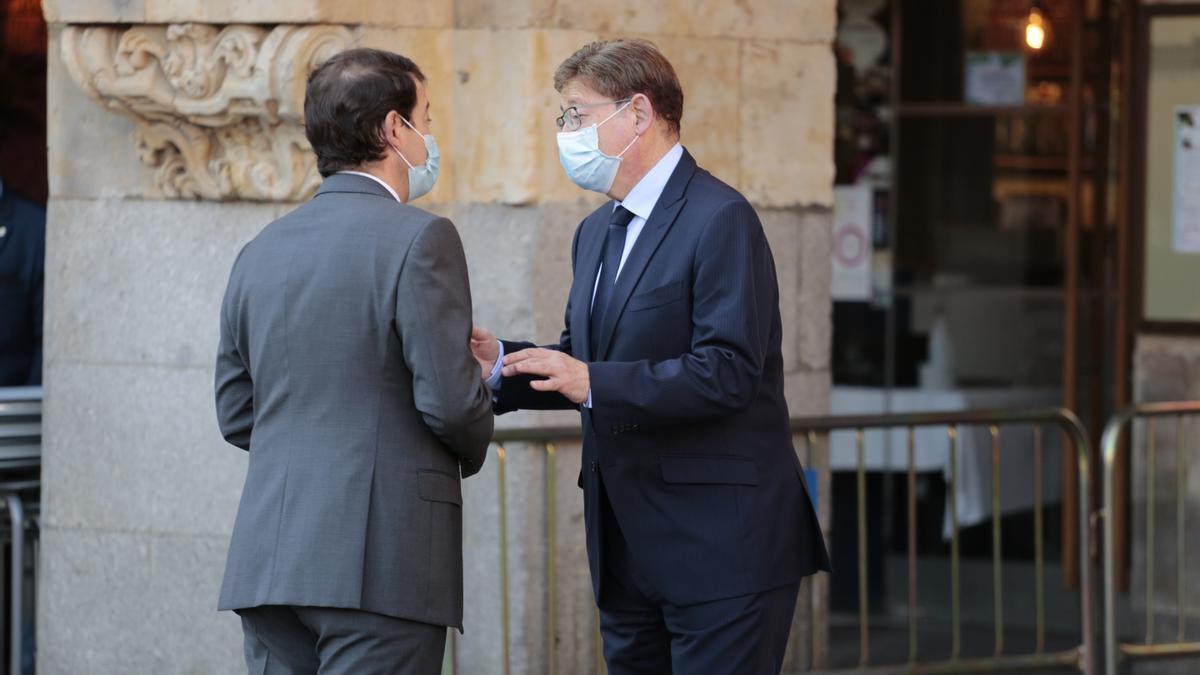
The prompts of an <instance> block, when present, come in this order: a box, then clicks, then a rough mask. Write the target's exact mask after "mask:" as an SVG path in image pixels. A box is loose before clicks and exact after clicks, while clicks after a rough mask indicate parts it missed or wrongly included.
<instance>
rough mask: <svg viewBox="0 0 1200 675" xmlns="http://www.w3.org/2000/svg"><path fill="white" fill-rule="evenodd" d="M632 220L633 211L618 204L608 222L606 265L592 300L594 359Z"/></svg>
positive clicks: (591, 335) (596, 355) (591, 336)
mask: <svg viewBox="0 0 1200 675" xmlns="http://www.w3.org/2000/svg"><path fill="white" fill-rule="evenodd" d="M631 220H633V212H632V211H630V210H629V209H627V208H625V207H624V206H618V207H617V208H615V209H613V214H612V220H610V221H609V222H608V235H607V236H606V237H605V239H604V265H603V266H602V267H601V268H600V280H599V281H597V282H596V296H595V299H594V300H593V301H592V325H591V330H590V331H589V335H588V338H589V342H590V343H591V344H590V346H591V348H592V358H593V359H598V358H600V355H599V354H598V353H597V352H598V351H599V348H600V330H601V327H603V326H604V315H605V313H606V312H607V310H608V301H609V298H610V297H611V296H612V289H613V287H614V286H616V284H617V271H618V270H619V269H620V267H621V254H622V253H624V252H625V235H626V234H627V233H628V232H629V221H631Z"/></svg>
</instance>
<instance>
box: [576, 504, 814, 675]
mask: <svg viewBox="0 0 1200 675" xmlns="http://www.w3.org/2000/svg"><path fill="white" fill-rule="evenodd" d="M600 502H601V508H602V509H603V515H602V518H601V519H602V522H603V526H602V527H603V534H604V561H603V570H604V572H603V574H604V583H603V584H602V586H603V590H602V591H601V598H600V603H599V604H600V633H601V635H602V636H603V638H604V660H605V662H606V663H607V664H608V672H609V675H634V674H635V673H636V674H639V675H662V674H665V673H675V675H693V674H694V675H742V674H746V675H765V674H768V673H770V674H777V673H779V671H780V669H781V668H782V667H783V655H784V651H785V650H786V649H787V641H788V632H789V630H790V629H791V625H792V614H793V612H794V611H795V608H796V596H797V594H798V593H799V590H800V584H799V582H797V583H794V584H788V585H786V586H781V587H779V588H774V589H771V590H768V591H764V592H762V593H755V594H752V595H743V596H739V597H735V598H728V599H725V600H714V601H711V602H704V603H700V604H696V605H688V606H684V607H680V606H677V605H672V604H671V603H669V602H667V601H666V600H665V599H664V598H663V597H662V596H661V595H659V594H658V593H657V592H656V591H655V590H654V588H653V587H651V585H650V584H649V582H648V581H646V578H645V577H643V576H642V575H641V574H639V573H638V571H637V569H636V568H635V566H634V564H633V561H632V560H631V559H630V556H629V547H628V545H627V544H626V543H625V539H624V537H623V536H622V535H621V532H620V529H619V528H618V527H617V525H616V519H615V517H614V516H613V514H612V507H611V506H609V503H608V497H607V495H605V494H604V491H603V489H601V498H600Z"/></svg>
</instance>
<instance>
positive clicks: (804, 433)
mask: <svg viewBox="0 0 1200 675" xmlns="http://www.w3.org/2000/svg"><path fill="white" fill-rule="evenodd" d="M1015 425H1020V426H1025V427H1030V426H1032V427H1033V428H1034V430H1035V434H1034V439H1035V441H1034V445H1035V447H1034V458H1035V461H1034V464H1035V468H1034V477H1035V478H1034V482H1035V485H1034V491H1035V499H1036V503H1035V528H1034V530H1035V531H1034V539H1035V550H1036V575H1035V585H1036V589H1035V595H1036V598H1037V601H1036V633H1037V638H1036V648H1035V651H1034V653H1031V654H1016V655H1010V654H1007V653H1006V651H1005V646H1004V637H1005V619H1004V593H1003V585H1002V576H1001V567H1002V561H1003V558H1002V550H1001V522H1000V521H1001V504H1000V488H1001V475H1000V452H1001V450H1000V448H1001V446H1000V440H1001V434H1002V433H1003V430H1004V428H1006V427H1010V426H1015ZM791 426H792V432H793V434H794V437H796V438H799V439H802V442H803V443H805V444H807V446H808V448H809V449H810V450H815V449H818V448H819V447H820V441H821V437H822V436H825V437H826V438H828V434H829V433H831V432H834V431H850V432H853V433H854V434H855V447H856V453H857V457H856V462H855V464H856V467H857V470H856V474H857V503H858V508H857V521H858V527H857V533H856V535H857V538H858V544H859V545H858V586H859V611H858V620H859V650H860V658H859V663H858V665H857V666H856V667H853V668H850V669H847V670H825V669H824V668H825V665H826V663H825V660H826V653H825V650H824V649H823V647H822V643H823V641H824V639H823V638H824V636H825V635H826V633H825V631H827V625H826V622H827V620H828V617H827V616H824V615H814V616H813V622H812V625H813V631H814V632H813V635H812V645H813V649H812V652H811V666H812V667H813V669H814V670H815V671H817V672H823V673H835V672H847V673H848V672H854V673H873V674H884V673H915V672H920V673H978V672H999V671H1010V672H1012V671H1021V670H1034V669H1039V668H1055V667H1057V668H1062V667H1068V668H1075V669H1077V670H1079V671H1080V672H1083V673H1093V672H1094V670H1093V664H1092V656H1093V655H1094V653H1095V650H1094V649H1093V647H1092V630H1091V625H1092V620H1091V614H1092V612H1091V593H1089V592H1086V591H1085V592H1082V593H1080V631H1079V632H1080V635H1079V640H1078V645H1077V646H1075V647H1073V648H1071V649H1069V650H1066V651H1058V652H1047V651H1046V649H1045V646H1046V639H1045V637H1046V611H1045V570H1046V566H1045V560H1044V546H1043V542H1042V539H1043V507H1044V504H1043V500H1042V462H1041V459H1042V452H1043V447H1042V440H1043V436H1044V433H1043V427H1057V428H1058V429H1059V430H1060V431H1061V432H1062V433H1063V434H1064V436H1065V438H1066V439H1067V440H1068V441H1069V451H1071V452H1073V453H1074V455H1075V457H1076V458H1077V459H1076V461H1075V462H1074V466H1075V467H1076V469H1077V471H1078V473H1079V481H1078V484H1079V491H1078V498H1079V506H1080V513H1089V512H1090V509H1089V508H1088V505H1089V492H1088V485H1089V481H1088V474H1089V465H1088V458H1089V448H1090V445H1089V442H1088V438H1087V434H1086V432H1085V431H1084V429H1083V427H1082V425H1081V424H1080V422H1079V420H1078V418H1077V417H1076V416H1075V415H1074V414H1073V413H1071V412H1070V411H1068V410H1064V409H1058V408H1044V409H1022V410H981V411H966V412H947V413H912V414H887V415H861V416H834V417H820V418H800V419H793V420H792V422H791ZM926 427H944V428H945V430H946V443H947V445H948V452H949V461H950V464H951V466H950V472H949V481H950V482H949V484H948V486H947V490H948V494H949V495H950V498H949V502H950V503H949V510H950V517H951V532H950V535H951V567H952V573H951V580H950V585H951V594H952V598H953V601H952V612H951V614H952V617H951V626H952V631H953V633H952V635H953V638H952V642H953V644H952V645H951V654H950V657H949V658H948V659H942V660H938V661H922V660H921V655H920V653H919V651H918V649H917V644H918V638H919V630H920V625H919V621H918V596H917V580H918V565H917V556H916V547H917V539H916V530H917V527H916V490H915V489H914V486H915V482H916V473H917V472H916V467H915V460H914V457H915V453H916V433H915V430H916V429H918V428H926ZM963 427H987V428H988V430H989V434H990V439H991V459H992V466H991V474H992V514H991V529H992V544H993V547H992V548H993V556H992V565H993V586H994V588H993V602H994V610H995V613H994V640H995V650H994V654H993V656H991V657H988V658H963V656H962V630H961V629H962V613H961V600H962V589H961V587H960V578H959V563H960V551H959V548H960V540H959V523H958V502H957V499H956V498H955V497H954V496H953V495H954V490H955V484H956V481H957V477H958V470H957V461H958V458H957V455H958V445H959V430H960V429H961V428H963ZM888 428H894V429H907V431H908V448H907V450H908V465H907V472H906V475H907V482H908V487H909V490H908V497H907V499H908V503H907V509H906V511H907V519H908V524H909V527H908V542H907V554H908V589H907V591H908V633H909V652H908V659H907V662H906V663H902V664H895V665H877V664H872V663H871V662H870V658H869V653H870V636H871V631H870V613H871V608H870V605H869V599H868V595H867V558H866V556H867V551H866V536H865V535H866V479H865V475H866V464H865V446H866V431H867V430H869V429H888ZM579 437H580V431H579V428H578V427H554V428H549V427H543V428H532V429H511V430H500V431H497V432H496V435H495V437H494V442H495V443H496V444H497V448H496V462H497V474H498V480H499V486H498V488H499V489H498V499H499V502H500V503H499V515H500V518H499V520H500V526H499V536H500V564H499V567H500V570H499V573H500V588H499V590H500V593H501V598H500V605H501V626H500V632H501V640H502V643H503V653H502V658H503V672H504V673H505V674H506V675H507V674H508V673H510V646H509V645H510V625H509V624H510V616H509V615H510V610H509V597H508V594H509V581H510V579H509V570H508V545H509V538H508V531H507V527H508V526H507V508H508V507H507V503H506V502H507V493H506V486H505V481H506V478H505V464H506V462H507V460H508V452H507V450H506V447H505V446H506V445H509V444H512V443H533V444H541V445H542V447H543V448H544V451H545V453H546V462H547V465H546V466H547V470H546V476H547V479H546V485H545V490H546V495H545V499H546V508H547V513H548V517H547V518H546V523H547V525H546V528H547V531H546V533H545V536H546V543H547V549H548V558H547V561H546V577H547V578H546V580H545V582H546V593H547V594H548V597H547V610H546V611H547V614H548V616H547V617H546V619H547V624H546V625H547V626H548V629H549V631H550V635H548V636H547V639H546V644H547V645H548V647H547V650H548V653H547V654H546V662H547V664H548V669H547V672H548V673H551V674H554V673H556V672H557V669H556V664H555V644H556V642H557V639H556V638H557V635H556V633H555V631H556V629H557V618H556V617H555V614H554V613H555V611H556V601H555V597H554V594H555V593H556V586H557V574H558V570H557V569H556V567H555V562H554V559H555V556H554V555H553V552H554V551H555V549H556V547H557V542H558V533H557V532H556V530H555V521H556V517H555V514H554V508H555V503H556V501H557V496H556V490H557V486H556V484H555V476H556V473H557V472H556V471H555V468H554V463H555V462H556V461H557V450H556V448H557V445H556V444H559V443H562V442H564V441H576V440H578V439H579ZM1064 451H1068V450H1067V449H1065V450H1064ZM1079 521H1080V531H1079V544H1080V549H1081V554H1080V560H1082V561H1087V560H1088V559H1089V557H1088V555H1087V552H1088V551H1089V550H1090V542H1091V536H1090V532H1089V528H1088V525H1087V523H1088V519H1087V518H1080V519H1079ZM1080 582H1081V584H1082V588H1084V589H1090V588H1091V586H1090V583H1091V575H1090V569H1089V566H1088V565H1087V564H1083V565H1081V569H1080ZM597 625H598V623H597ZM595 640H596V643H597V644H596V649H595V654H596V661H597V663H596V672H604V665H603V662H602V661H601V656H600V655H601V653H602V652H601V650H600V645H599V641H600V636H599V631H598V630H597V631H596V634H595ZM453 641H454V640H453V637H452V644H451V650H452V652H453V650H454V645H453ZM451 661H452V660H451ZM447 670H449V671H453V670H454V666H453V663H451V665H450V666H449V668H448V669H447Z"/></svg>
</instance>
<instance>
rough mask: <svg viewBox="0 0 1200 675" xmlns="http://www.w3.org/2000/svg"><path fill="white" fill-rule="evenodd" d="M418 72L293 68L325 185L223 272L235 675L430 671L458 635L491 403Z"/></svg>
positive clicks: (386, 60)
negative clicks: (234, 449) (242, 474)
mask: <svg viewBox="0 0 1200 675" xmlns="http://www.w3.org/2000/svg"><path fill="white" fill-rule="evenodd" d="M424 80H425V78H424V76H423V75H422V74H421V71H420V69H418V68H417V66H416V64H414V63H413V62H412V61H410V60H409V59H407V58H404V57H402V56H398V55H396V54H391V53H387V52H382V51H377V50H366V49H356V50H351V51H348V52H343V53H341V54H338V55H336V56H334V57H333V58H331V59H330V60H329V61H327V62H326V63H324V64H323V65H321V66H320V67H319V68H318V69H316V70H315V71H314V72H313V73H312V74H311V75H310V76H309V79H308V88H307V91H306V92H305V104H304V114H305V131H306V134H307V136H308V140H309V142H310V143H311V145H312V147H313V150H314V151H315V152H316V155H317V166H318V169H319V170H320V172H321V175H322V176H324V177H325V181H324V182H323V183H322V185H321V188H320V190H319V191H318V192H317V195H316V196H315V197H314V198H313V199H312V200H311V201H309V202H308V203H307V204H304V205H303V206H301V207H300V208H298V209H296V210H295V211H293V212H291V213H289V214H288V215H286V216H284V217H282V218H280V219H279V220H277V221H275V222H273V223H271V224H270V225H269V226H267V227H266V229H264V230H263V231H262V232H261V233H260V234H259V235H258V236H257V237H255V239H254V240H253V241H251V242H250V243H249V244H247V245H246V247H245V248H244V249H243V250H242V252H241V254H240V255H239V256H238V258H237V261H236V262H235V263H234V265H233V271H232V273H231V274H230V278H229V286H228V289H227V291H226V293H225V300H224V303H223V305H222V308H221V342H220V349H219V353H218V355H217V367H216V403H217V418H218V421H219V423H220V427H221V432H222V434H223V435H224V436H225V439H226V440H228V441H229V442H230V443H232V444H234V445H236V446H238V447H240V448H242V449H244V450H248V451H249V468H248V471H247V475H246V483H245V487H244V489H243V492H242V500H241V504H240V506H239V507H238V514H237V520H236V522H235V524H234V529H233V539H232V542H231V544H230V548H229V558H228V561H227V563H226V569H225V581H224V584H223V585H222V587H221V599H220V609H222V610H235V611H236V612H237V613H238V614H239V615H241V618H242V627H243V630H244V633H245V648H246V663H247V666H248V668H249V671H250V672H251V673H256V674H257V673H316V672H317V671H318V670H320V672H321V673H322V674H324V673H355V674H359V673H421V674H424V673H436V672H439V670H440V668H441V662H442V656H443V652H444V650H445V640H446V627H447V626H451V627H457V628H460V629H461V627H462V601H463V590H462V510H461V509H462V492H461V487H460V482H459V481H460V476H462V477H466V476H470V475H471V474H474V473H476V472H478V471H479V469H480V467H481V466H482V464H483V461H484V457H485V454H486V451H487V445H488V441H489V439H490V438H491V434H492V413H491V407H490V406H491V394H490V392H489V391H488V389H487V388H486V386H485V385H484V383H483V382H482V379H481V373H480V369H479V365H478V363H477V362H476V361H475V359H474V358H472V356H471V354H470V351H469V349H468V337H469V335H470V332H471V297H470V289H469V287H468V282H467V267H466V260H465V258H464V256H463V249H462V243H461V241H460V240H459V237H458V234H457V232H456V230H455V229H454V226H453V225H452V224H451V223H450V221H448V220H446V219H445V218H439V217H437V216H435V215H433V214H430V213H427V212H425V211H422V210H421V209H418V208H414V207H412V206H409V205H408V204H407V202H408V201H410V200H411V199H415V198H417V197H419V196H421V195H422V194H424V193H425V192H428V191H429V189H431V188H432V187H433V183H434V180H435V179H436V176H437V167H438V153H437V145H436V143H434V141H433V137H432V136H431V135H429V131H428V129H429V117H428V110H429V103H428V98H427V96H426V92H425V82H424Z"/></svg>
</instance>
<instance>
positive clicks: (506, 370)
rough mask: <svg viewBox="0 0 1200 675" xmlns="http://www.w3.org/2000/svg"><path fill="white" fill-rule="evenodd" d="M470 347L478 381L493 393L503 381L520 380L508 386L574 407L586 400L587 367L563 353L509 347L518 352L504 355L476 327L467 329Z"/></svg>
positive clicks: (501, 348)
mask: <svg viewBox="0 0 1200 675" xmlns="http://www.w3.org/2000/svg"><path fill="white" fill-rule="evenodd" d="M470 343H471V355H472V356H474V357H475V360H476V361H477V362H478V363H479V368H480V373H481V377H482V378H483V379H484V381H486V382H487V383H488V386H489V387H491V388H492V390H493V391H494V390H496V389H499V387H500V384H501V382H502V381H503V378H515V377H521V380H520V381H514V382H513V383H512V385H511V386H528V387H530V388H531V389H533V390H534V391H541V392H558V393H559V394H562V395H563V396H565V397H566V398H567V399H569V400H570V401H571V402H572V403H575V404H576V405H583V404H584V403H585V402H587V400H588V398H589V397H590V394H591V390H592V388H591V382H590V380H589V376H588V366H587V364H586V363H584V362H583V361H580V360H578V359H575V358H573V357H571V356H570V355H569V354H567V353H565V352H563V351H560V350H558V349H547V348H542V347H534V346H532V345H524V344H522V345H514V344H512V343H510V344H509V347H510V348H511V347H521V349H519V350H518V349H513V351H512V352H511V353H508V354H505V353H504V345H503V344H501V342H500V341H499V340H497V339H496V336H495V335H494V334H493V333H492V331H490V330H488V329H486V328H480V327H479V326H475V327H474V328H472V329H471V340H470ZM497 362H499V363H497ZM522 376H523V377H522Z"/></svg>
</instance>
